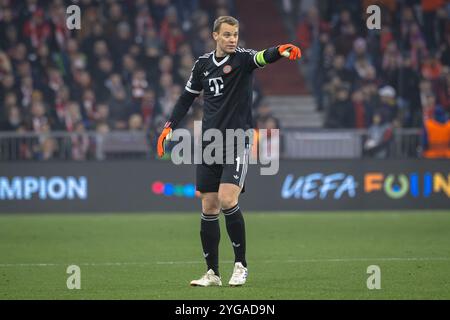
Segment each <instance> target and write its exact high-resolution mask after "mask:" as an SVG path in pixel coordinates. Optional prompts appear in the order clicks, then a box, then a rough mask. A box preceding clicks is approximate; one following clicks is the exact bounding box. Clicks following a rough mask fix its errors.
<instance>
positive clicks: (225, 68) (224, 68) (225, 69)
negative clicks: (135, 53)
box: [223, 64, 231, 74]
mask: <svg viewBox="0 0 450 320" xmlns="http://www.w3.org/2000/svg"><path fill="white" fill-rule="evenodd" d="M230 72H231V66H230V65H229V64H227V65H226V66H225V67H223V73H225V74H227V73H230Z"/></svg>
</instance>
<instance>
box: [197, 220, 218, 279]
mask: <svg viewBox="0 0 450 320" xmlns="http://www.w3.org/2000/svg"><path fill="white" fill-rule="evenodd" d="M200 239H201V240H202V247H203V256H204V257H205V260H206V264H207V266H208V270H209V269H212V270H213V271H214V273H215V274H216V275H217V276H219V241H220V227H219V215H205V214H203V213H202V216H201V224H200Z"/></svg>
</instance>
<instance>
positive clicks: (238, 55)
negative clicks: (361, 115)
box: [157, 16, 301, 287]
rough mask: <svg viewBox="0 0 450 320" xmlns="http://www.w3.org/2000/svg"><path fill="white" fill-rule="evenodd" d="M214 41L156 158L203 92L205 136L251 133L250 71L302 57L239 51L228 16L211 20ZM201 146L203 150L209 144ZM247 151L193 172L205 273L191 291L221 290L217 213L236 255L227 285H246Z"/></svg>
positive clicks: (283, 48)
mask: <svg viewBox="0 0 450 320" xmlns="http://www.w3.org/2000/svg"><path fill="white" fill-rule="evenodd" d="M212 36H213V38H214V40H215V41H216V50H215V51H213V52H210V53H206V54H204V55H203V56H200V57H199V58H198V60H197V61H196V62H195V64H194V67H193V68H192V73H191V76H190V78H189V80H188V81H187V84H186V87H185V90H184V92H183V93H182V94H181V96H180V98H179V100H178V101H177V103H176V105H175V107H174V109H173V112H172V115H171V117H170V119H169V120H168V121H167V122H166V124H165V126H164V129H163V131H162V133H161V135H160V136H159V139H158V145H157V152H158V156H159V157H162V156H163V155H164V152H165V149H164V144H165V141H166V140H168V139H169V138H170V136H171V134H172V130H173V129H175V128H176V127H177V125H178V124H179V123H180V121H181V120H182V118H183V117H184V116H185V115H186V113H187V111H188V110H189V108H190V106H191V104H192V102H193V101H194V99H195V98H196V97H197V96H198V95H199V94H200V93H201V91H202V90H203V95H204V112H203V114H204V116H203V121H202V131H203V132H205V131H206V130H208V129H218V130H220V131H221V132H222V134H223V136H224V137H225V133H226V131H225V130H226V129H234V130H236V129H243V130H244V131H247V130H250V131H251V128H253V125H252V123H253V120H252V114H251V105H252V84H253V74H252V71H253V70H255V69H256V68H263V67H264V66H265V65H267V64H270V63H274V62H276V61H277V60H279V59H280V58H282V57H283V56H284V57H286V58H289V59H290V60H296V59H300V57H301V51H300V49H299V48H298V47H296V46H294V45H292V44H284V45H280V46H277V47H272V48H268V49H266V50H262V51H259V52H257V51H254V50H249V49H243V48H240V47H238V38H239V22H238V21H237V20H236V19H235V18H233V17H230V16H221V17H219V18H217V19H216V20H215V22H214V27H213V33H212ZM279 76H280V77H281V75H279ZM202 141H203V139H202ZM202 144H203V145H202V148H203V149H204V148H205V147H206V146H207V143H206V142H203V143H202ZM250 145H251V139H248V140H246V141H245V145H244V146H236V143H234V145H232V146H231V147H230V146H226V148H225V153H226V154H228V153H230V152H232V153H233V159H234V163H214V164H206V163H205V161H202V164H198V165H197V167H196V188H197V190H198V191H199V192H200V193H201V201H202V214H201V224H200V239H201V243H202V247H203V256H204V258H205V260H206V265H207V271H206V273H205V274H204V275H203V276H202V277H201V278H200V279H198V280H193V281H191V283H190V284H191V285H192V286H202V287H208V286H220V285H222V281H221V277H220V274H219V240H220V228H219V213H220V211H222V212H223V214H224V216H225V223H226V229H227V232H228V236H229V238H230V240H231V244H232V246H233V249H234V254H235V264H234V270H233V273H232V275H231V278H230V280H229V282H228V284H229V285H230V286H241V285H243V284H245V282H246V278H247V275H248V270H247V261H246V257H245V253H246V242H245V224H244V218H243V216H242V211H241V208H240V207H239V204H238V202H239V201H238V200H239V195H240V194H241V193H243V192H245V187H244V182H245V176H246V174H247V166H248V161H249V148H250ZM202 154H203V153H202ZM226 157H227V155H225V156H224V159H225V158H226Z"/></svg>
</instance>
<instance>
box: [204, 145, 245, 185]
mask: <svg viewBox="0 0 450 320" xmlns="http://www.w3.org/2000/svg"><path fill="white" fill-rule="evenodd" d="M238 152H239V151H238V150H237V148H235V150H234V155H236V156H233V159H234V160H233V163H232V164H231V163H230V164H227V163H226V161H225V159H226V158H224V161H223V164H206V163H202V164H197V166H196V188H197V191H200V192H201V193H205V192H218V191H219V185H220V184H221V183H231V184H234V185H237V186H238V187H240V188H241V193H244V192H245V178H246V176H247V169H248V162H249V153H250V145H248V144H246V145H245V147H244V148H243V150H242V152H241V153H242V154H238Z"/></svg>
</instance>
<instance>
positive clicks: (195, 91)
mask: <svg viewBox="0 0 450 320" xmlns="http://www.w3.org/2000/svg"><path fill="white" fill-rule="evenodd" d="M184 88H185V89H186V90H187V91H189V92H190V93H193V94H200V91H197V90H192V89H191V88H188V87H187V86H186V87H184Z"/></svg>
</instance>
